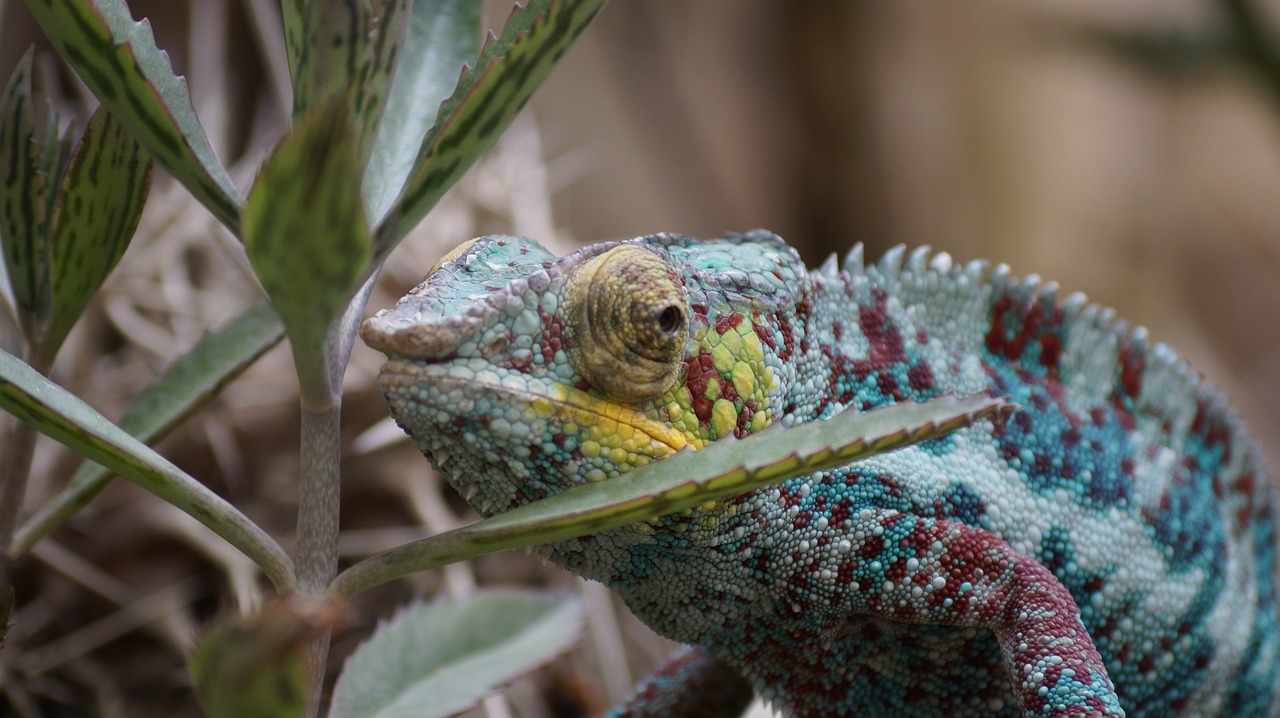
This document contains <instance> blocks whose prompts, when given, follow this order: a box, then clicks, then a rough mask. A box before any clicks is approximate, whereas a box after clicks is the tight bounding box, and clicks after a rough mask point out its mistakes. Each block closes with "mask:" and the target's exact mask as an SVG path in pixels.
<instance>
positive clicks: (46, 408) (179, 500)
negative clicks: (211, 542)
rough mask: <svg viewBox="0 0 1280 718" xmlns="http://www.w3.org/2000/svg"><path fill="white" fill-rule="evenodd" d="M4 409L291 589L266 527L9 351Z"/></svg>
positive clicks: (287, 564) (284, 558) (288, 571)
mask: <svg viewBox="0 0 1280 718" xmlns="http://www.w3.org/2000/svg"><path fill="white" fill-rule="evenodd" d="M0 408H2V409H4V410H6V411H8V412H9V413H10V414H13V415H14V416H16V417H18V418H19V419H21V420H23V421H25V422H27V423H28V424H31V425H32V426H34V427H35V428H36V429H38V430H39V431H40V432H41V433H43V434H46V435H48V436H50V437H52V438H53V439H55V440H57V441H59V442H61V443H62V444H65V445H66V446H68V447H69V448H71V449H73V450H75V451H77V452H79V453H81V454H83V455H84V456H86V457H88V458H90V459H92V460H94V461H96V462H98V463H100V464H102V465H103V466H106V467H107V468H109V469H111V470H112V471H114V472H116V473H118V474H120V475H121V476H124V477H125V478H127V479H129V480H130V481H133V482H134V483H136V484H138V485H139V486H141V487H142V488H144V489H146V490H147V491H150V492H151V493H153V494H155V495H156V496H159V497H160V498H161V499H164V500H165V501H167V502H169V503H170V504H173V505H174V506H176V507H177V508H179V509H181V510H183V511H185V512H186V513H188V514H190V515H191V516H192V517H194V518H195V519H196V520H198V521H199V522H200V523H202V524H204V525H205V526H207V527H209V529H211V530H212V531H213V532H214V533H216V534H218V535H219V536H221V537H222V538H224V539H226V540H227V542H228V543H230V544H231V545H233V546H235V547H236V548H238V549H240V551H241V552H242V553H244V554H245V555H246V556H248V557H249V558H250V559H252V560H253V561H254V563H256V564H258V566H259V567H260V568H261V569H262V570H263V572H264V573H265V574H266V575H267V577H268V578H270V579H271V582H272V583H273V584H274V585H275V587H276V589H277V590H279V591H286V590H288V589H290V588H292V586H293V583H294V578H293V564H292V562H291V561H290V560H289V557H288V555H287V554H285V552H284V550H283V549H281V548H280V546H279V544H277V543H276V542H275V540H274V539H272V538H271V537H270V536H269V535H267V533H266V532H265V531H263V530H262V529H261V528H259V527H258V526H257V525H256V524H254V523H253V522H252V521H250V520H249V519H248V518H247V517H246V516H245V515H244V514H242V513H240V511H239V510H238V509H236V507H234V506H232V505H231V504H229V503H227V502H226V501H225V500H223V499H222V498H221V497H220V496H218V495H217V494H215V493H213V492H212V491H210V490H209V489H208V488H207V487H205V486H204V485H203V484H201V483H200V482H198V481H196V480H195V479H193V478H191V477H190V476H188V475H187V474H186V473H185V472H183V471H182V470H181V469H179V468H178V467H177V466H174V465H173V464H172V463H171V462H169V460H168V459H165V458H164V457H163V456H161V455H159V454H157V453H156V452H155V451H153V450H152V449H151V448H149V447H148V446H146V445H145V444H143V443H142V442H140V441H138V440H137V439H135V438H133V437H132V436H129V434H128V433H127V432H125V431H124V430H123V429H121V428H120V427H118V426H116V425H115V424H113V423H111V422H110V421H108V420H107V419H106V417H104V416H102V415H101V414H99V413H98V412H97V411H94V409H93V408H92V407H90V406H89V405H88V404H85V403H84V402H83V401H81V400H80V399H78V398H76V397H75V396H73V395H72V394H70V393H68V392H67V391H66V390H64V389H63V388H62V387H60V386H58V385H57V384H54V383H53V382H51V381H49V380H48V379H46V378H45V377H43V376H41V375H40V374H39V373H38V372H36V371H35V370H34V369H32V368H31V367H30V366H27V364H26V363H24V362H23V361H22V360H20V359H18V358H17V357H15V356H13V355H12V354H9V353H8V352H0Z"/></svg>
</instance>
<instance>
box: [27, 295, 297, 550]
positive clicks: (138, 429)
mask: <svg viewBox="0 0 1280 718" xmlns="http://www.w3.org/2000/svg"><path fill="white" fill-rule="evenodd" d="M283 337H284V327H283V326H282V325H281V323H280V318H279V317H278V316H277V315H276V313H275V311H274V310H273V309H272V308H271V307H270V306H268V305H267V304H265V303H264V304H259V305H257V306H255V307H253V308H252V309H250V310H249V311H247V312H245V313H244V314H241V315H240V316H239V317H236V318H235V319H233V320H232V321H230V322H228V323H227V325H226V326H225V327H223V328H222V329H220V330H218V331H216V332H213V333H211V334H209V335H207V336H205V337H204V338H203V339H201V340H200V341H199V342H198V343H197V344H196V345H195V346H194V347H192V349H191V351H189V352H187V353H186V354H184V355H182V356H181V357H179V358H178V359H177V360H176V361H174V363H173V364H172V365H171V366H170V367H169V368H168V369H167V370H165V372H164V374H162V375H161V376H160V378H159V379H157V380H156V381H155V382H153V383H152V384H151V385H150V386H148V387H147V388H146V390H145V391H143V392H142V393H141V394H140V395H138V398H137V399H135V400H134V402H133V404H132V405H131V406H130V407H129V408H128V409H127V410H126V411H125V412H124V415H123V416H121V417H120V421H119V422H117V424H118V425H119V426H120V428H121V429H124V430H125V431H127V432H129V434H130V435H132V436H133V437H134V438H136V439H138V440H139V441H142V442H144V443H146V444H153V443H155V442H156V441H159V440H160V439H162V438H164V437H165V436H168V434H169V432H171V431H173V429H174V428H176V427H177V426H179V425H181V424H182V422H184V421H186V419H187V417H189V416H191V414H192V413H194V412H195V411H196V410H197V409H199V408H200V407H202V406H204V405H206V404H208V403H209V401H210V400H211V399H213V398H214V397H215V396H217V395H218V394H220V393H221V392H222V389H223V387H225V386H226V385H227V384H228V383H230V382H231V381H232V380H233V379H235V378H236V377H237V376H239V375H240V374H241V373H242V372H243V371H244V370H245V369H248V368H249V367H250V366H251V365H252V364H253V363H254V362H256V361H257V360H258V359H259V358H260V357H261V356H262V355H263V354H265V353H266V352H267V350H268V349H270V348H271V347H273V346H275V345H276V344H277V343H278V342H279V341H280V340H281V339H282V338H283ZM112 476H114V474H112V473H111V471H110V470H109V469H107V468H106V467H104V466H102V465H101V464H95V463H92V462H87V463H85V464H84V465H83V466H81V467H80V469H79V470H78V471H76V473H75V475H74V476H72V477H71V481H70V482H68V484H67V486H66V488H65V489H63V490H62V491H61V492H60V493H59V494H58V495H57V496H55V497H54V498H53V500H52V501H50V502H49V503H48V504H46V505H45V506H43V507H41V508H40V510H39V511H37V512H36V514H35V515H34V516H32V517H31V519H30V520H28V521H27V523H26V524H24V525H23V527H22V528H21V529H20V530H19V531H18V532H17V533H16V534H15V535H14V537H13V549H12V554H13V556H14V557H17V556H20V555H22V554H23V553H26V551H27V550H29V549H30V548H31V546H32V545H34V544H35V542H36V541H39V540H40V539H41V538H43V537H44V536H45V535H46V534H48V533H49V532H50V531H52V530H53V529H54V528H56V527H57V526H59V525H60V524H61V523H62V522H64V521H66V520H67V518H69V517H70V516H71V515H72V514H74V513H75V512H76V511H78V510H80V508H82V507H83V506H84V505H85V504H87V503H89V501H91V500H92V499H93V497H94V496H97V495H98V492H99V491H101V490H102V489H103V487H105V486H106V485H107V483H108V481H110V479H111V477H112Z"/></svg>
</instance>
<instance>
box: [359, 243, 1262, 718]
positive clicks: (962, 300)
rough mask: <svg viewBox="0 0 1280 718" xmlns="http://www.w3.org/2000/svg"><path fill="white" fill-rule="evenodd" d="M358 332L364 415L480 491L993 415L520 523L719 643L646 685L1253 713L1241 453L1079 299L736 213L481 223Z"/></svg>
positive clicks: (913, 704)
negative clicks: (685, 221)
mask: <svg viewBox="0 0 1280 718" xmlns="http://www.w3.org/2000/svg"><path fill="white" fill-rule="evenodd" d="M362 335H363V336H364V338H365V340H366V341H367V342H369V343H370V344H371V345H372V346H374V347H375V348H378V349H380V350H382V351H384V352H386V353H387V354H388V356H389V359H390V360H389V361H388V363H387V365H386V367H385V368H384V370H383V373H382V377H381V381H382V384H383V389H384V392H385V393H386V395H387V398H388V400H389V402H390V404H391V407H392V412H393V414H394V415H395V417H396V419H397V420H398V421H399V422H400V424H401V425H402V426H403V427H404V428H405V430H406V431H408V433H409V434H410V435H411V436H412V437H413V439H414V441H415V442H416V443H417V445H418V447H419V448H420V449H421V450H422V451H423V453H424V454H426V456H427V457H428V458H429V459H430V460H431V462H432V463H433V464H434V465H435V466H436V468H437V469H439V470H440V471H441V472H442V473H443V474H444V475H445V476H446V477H447V478H448V480H449V481H450V482H451V483H452V484H453V485H454V486H455V487H456V488H457V489H458V490H459V491H460V492H462V493H463V495H464V496H466V497H467V499H468V500H469V501H470V502H471V504H472V505H473V506H475V507H476V509H477V510H479V511H480V512H481V513H482V514H485V515H490V514H493V513H495V512H500V511H503V510H506V509H508V508H510V507H513V506H517V505H520V504H523V503H526V502H529V501H533V500H536V499H538V498H541V497H544V496H547V495H549V494H552V493H555V492H557V491H560V490H562V489H564V488H566V487H569V486H573V485H576V484H580V483H584V482H589V481H603V480H608V479H610V478H613V477H616V476H618V475H619V474H621V473H623V472H625V471H627V470H629V469H631V468H633V467H636V466H640V465H643V464H646V463H648V462H650V461H654V460H660V459H662V458H663V457H665V456H668V455H670V454H671V453H673V452H674V451H677V450H679V449H681V448H683V447H685V446H689V447H691V448H693V449H697V448H700V447H702V446H705V445H706V444H707V443H709V442H712V441H715V440H717V439H719V438H721V437H724V436H727V435H729V434H737V435H743V434H747V433H751V432H754V431H758V430H759V429H761V428H763V427H764V426H767V425H769V424H770V423H773V422H781V423H783V424H784V425H792V424H798V423H803V422H807V421H811V420H813V419H817V418H821V417H826V416H829V415H831V414H833V413H835V412H838V411H840V410H842V409H843V408H845V407H847V406H856V407H860V408H862V409H871V408H874V407H877V406H883V405H887V404H892V403H895V402H899V401H902V400H905V399H907V398H915V399H918V400H925V399H928V398H931V397H934V396H937V395H939V394H941V393H944V392H954V393H956V394H959V395H967V394H972V393H976V392H982V391H989V392H993V393H995V394H999V395H1007V396H1008V397H1010V399H1011V400H1012V401H1013V402H1014V403H1016V404H1018V405H1019V406H1020V407H1021V409H1020V410H1018V411H1016V412H1015V413H1014V414H1013V416H1012V417H1011V418H1010V420H1009V421H1008V422H1006V423H1004V424H1000V425H992V424H987V423H984V424H979V425H977V426H973V427H970V428H967V429H963V430H960V431H957V432H954V433H952V434H950V435H947V436H945V437H943V438H940V439H935V440H933V441H929V442H925V443H923V444H920V445H917V446H914V447H911V448H907V449H903V450H900V451H895V452H891V453H888V454H883V455H880V456H876V457H873V458H871V459H868V460H864V461H860V462H856V463H854V464H852V465H850V466H847V467H844V468H842V469H839V470H836V471H829V472H819V473H816V474H813V475H811V476H807V477H804V478H800V479H795V480H792V481H788V482H786V483H784V484H782V485H780V486H777V487H773V488H769V489H765V490H760V491H756V492H752V493H749V494H745V495H742V496H738V497H735V498H733V499H730V500H727V501H723V502H719V503H716V504H713V505H709V506H704V507H701V508H699V509H696V510H693V511H690V512H687V513H685V514H680V515H675V516H667V517H664V518H661V519H659V520H656V521H653V522H649V523H644V524H637V525H633V526H629V527H625V528H621V529H615V530H611V531H607V532H604V533H601V534H598V535H595V536H588V537H582V538H580V539H576V540H571V541H565V542H561V543H558V544H555V545H552V546H548V547H545V549H544V552H545V555H547V556H548V557H549V558H551V559H552V560H554V561H555V562H557V563H559V564H560V565H562V566H564V567H566V568H568V569H569V570H571V571H574V572H575V573H578V574H581V575H583V576H585V577H587V578H591V579H595V580H598V581H603V582H605V583H607V584H609V585H610V586H612V587H613V588H614V589H615V590H617V591H618V592H619V593H620V594H621V595H622V596H623V597H624V599H625V600H626V601H627V603H628V605H629V606H630V607H631V608H632V610H633V611H635V613H636V615H637V616H639V617H640V618H641V619H642V620H644V621H645V622H646V623H647V624H649V625H650V626H651V627H653V628H654V629H655V630H656V631H658V632H659V633H661V634H663V635H665V636H668V637H670V638H673V639H675V640H678V641H682V642H685V643H689V644H694V645H697V646H700V647H701V648H702V650H703V651H705V652H706V653H707V654H710V655H714V656H716V657H718V658H719V659H721V660H720V661H713V660H690V659H687V658H686V659H685V661H684V663H683V664H677V665H675V666H673V668H672V674H673V675H675V678H672V677H671V675H670V674H669V675H664V676H659V677H658V678H657V679H655V680H654V681H652V682H651V683H650V684H649V685H648V686H647V687H646V690H648V691H656V694H661V691H662V686H664V685H668V684H669V685H675V686H680V685H693V684H696V683H689V682H687V681H686V679H688V680H693V679H696V678H697V676H683V677H682V676H680V671H681V670H687V671H690V672H693V673H696V672H711V671H713V670H715V671H720V672H721V673H722V674H723V673H724V672H725V670H724V668H723V667H724V666H725V665H727V666H731V667H732V668H733V670H736V671H737V672H739V673H741V674H742V675H743V676H745V677H746V678H747V679H748V680H749V681H750V682H751V684H752V685H753V686H754V687H755V689H756V690H757V691H758V692H760V693H761V694H762V695H763V696H764V697H765V698H767V699H769V700H770V701H771V702H772V703H773V704H774V705H775V706H776V707H778V708H779V709H781V710H782V711H783V712H784V713H787V714H791V715H797V716H829V715H857V716H861V717H863V718H869V717H877V716H941V715H948V716H1047V715H1054V716H1101V715H1120V714H1121V706H1123V710H1124V711H1127V712H1128V715H1130V716H1171V715H1186V716H1219V715H1221V716H1263V715H1275V714H1276V710H1277V709H1276V708H1273V706H1275V705H1277V676H1278V673H1280V672H1278V669H1277V666H1278V661H1280V650H1278V649H1280V628H1278V626H1277V613H1278V608H1277V595H1276V586H1275V578H1274V567H1275V559H1276V555H1275V536H1274V519H1273V513H1272V507H1271V499H1270V489H1269V484H1268V477H1267V472H1266V470H1265V468H1264V467H1263V465H1262V463H1261V461H1260V459H1259V457H1258V452H1257V449H1256V447H1255V445H1254V444H1253V442H1252V441H1251V440H1250V439H1249V437H1248V436H1247V434H1246V432H1245V430H1244V428H1243V427H1242V426H1241V424H1240V422H1239V420H1238V419H1237V418H1236V417H1235V416H1234V415H1233V414H1231V413H1230V411H1229V410H1228V409H1227V407H1226V403H1225V401H1224V400H1223V399H1222V398H1221V397H1220V396H1219V395H1217V394H1216V393H1215V391H1214V390H1213V389H1212V388H1211V387H1210V386H1208V385H1207V384H1206V383H1204V382H1203V381H1201V380H1200V379H1199V378H1198V377H1197V376H1196V375H1195V374H1193V373H1191V372H1190V371H1188V370H1187V369H1186V368H1185V367H1184V365H1183V364H1182V363H1181V362H1180V361H1179V360H1178V359H1177V357H1176V355H1175V354H1174V353H1173V352H1172V351H1171V350H1169V349H1168V348H1167V347H1164V346H1155V347H1151V346H1148V344H1147V342H1146V340H1145V335H1144V333H1142V332H1141V331H1140V330H1139V331H1137V332H1129V331H1127V329H1126V327H1125V325H1124V324H1123V323H1120V322H1116V321H1115V320H1114V318H1113V315H1112V314H1111V313H1110V312H1109V311H1105V310H1099V309H1098V308H1096V307H1093V306H1088V305H1086V303H1085V302H1084V300H1083V298H1082V297H1079V296H1078V295H1077V296H1073V297H1070V298H1067V299H1066V300H1065V301H1062V302H1059V301H1058V299H1057V297H1056V291H1055V289H1054V288H1053V287H1052V286H1051V285H1050V286H1047V287H1042V286H1040V285H1039V284H1038V283H1037V282H1036V281H1034V280H1028V281H1017V280H1014V279H1011V278H1010V277H1009V276H1008V274H1007V270H1006V269H1004V268H1002V267H1001V268H997V269H995V270H990V268H989V267H988V266H987V265H985V264H982V263H974V264H971V265H967V266H965V267H953V266H952V265H951V262H950V259H949V258H947V257H946V256H945V255H938V256H935V257H930V255H929V254H928V253H927V252H924V251H921V252H916V253H913V254H911V255H910V256H909V257H907V258H906V259H905V264H904V257H903V254H902V253H901V252H893V253H890V255H889V256H887V257H886V258H885V259H884V260H882V261H881V262H880V263H879V264H878V265H874V266H869V267H864V266H863V262H862V257H861V252H860V250H855V251H854V253H853V254H851V255H850V257H849V259H848V260H847V261H846V263H845V266H844V271H843V272H839V271H837V269H836V266H835V263H834V261H832V262H828V263H827V264H826V265H824V266H823V267H822V268H821V269H819V270H818V271H816V272H813V273H809V272H807V271H806V270H805V268H804V266H803V265H802V264H801V262H800V260H799V258H798V257H797V255H796V254H795V252H794V251H793V250H791V248H789V247H788V246H787V245H785V244H784V243H782V241H781V240H780V239H778V238H777V237H775V236H773V235H771V234H769V233H767V232H752V233H749V234H746V235H739V236H730V237H728V238H725V239H719V240H712V241H707V242H698V241H695V240H692V239H690V238H688V237H682V236H677V235H655V236H651V237H644V238H640V239H637V240H633V241H630V242H625V243H610V244H603V245H596V246H593V247H587V248H585V249H583V250H580V251H578V252H575V253H574V254H572V255H570V256H568V257H565V258H563V259H561V258H556V257H553V256H551V255H550V254H548V253H547V252H546V251H545V250H544V249H543V248H542V247H540V246H539V245H537V244H536V243H534V242H532V241H530V240H527V239H523V238H517V237H487V238H482V239H480V240H476V241H475V242H473V243H471V244H469V245H466V246H464V247H462V248H460V249H459V250H458V251H457V253H456V254H455V255H453V256H451V257H450V258H449V259H448V260H447V261H445V262H443V265H442V266H440V267H439V268H438V270H436V271H433V272H432V273H431V274H430V275H429V276H428V277H427V279H426V280H425V281H424V282H423V284H422V285H420V286H419V287H418V288H416V289H415V290H414V291H413V292H412V293H410V294H409V295H408V296H407V297H405V298H404V299H403V300H401V302H400V303H399V304H397V306H396V308H395V309H394V310H391V311H388V312H383V313H380V314H379V315H378V316H377V317H375V318H374V319H371V320H369V322H367V323H366V325H365V326H364V328H363V330H362ZM694 655H695V657H698V654H694ZM682 666H686V667H687V668H682ZM708 666H712V667H717V666H718V668H708ZM728 683H732V681H731V680H730V681H728ZM717 685H719V684H717ZM669 698H670V696H667V700H669ZM655 700H657V699H655ZM638 705H643V701H640V703H639V704H638ZM628 710H629V711H630V712H631V713H630V714H634V715H643V714H645V713H644V709H643V708H638V707H635V706H634V705H633V706H632V707H631V708H628Z"/></svg>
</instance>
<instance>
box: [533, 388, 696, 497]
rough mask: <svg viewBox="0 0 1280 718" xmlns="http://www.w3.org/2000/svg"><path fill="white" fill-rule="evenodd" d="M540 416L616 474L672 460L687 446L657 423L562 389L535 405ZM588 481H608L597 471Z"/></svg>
mask: <svg viewBox="0 0 1280 718" xmlns="http://www.w3.org/2000/svg"><path fill="white" fill-rule="evenodd" d="M530 406H531V407H532V408H533V410H534V412H535V413H537V414H538V415H540V416H542V417H545V418H548V419H550V420H552V421H553V422H554V423H555V424H557V425H559V426H560V427H561V429H562V430H563V431H565V433H566V434H568V433H570V432H569V429H570V428H572V429H573V431H572V432H571V433H572V434H573V435H574V436H575V438H577V440H578V449H579V452H580V453H581V455H582V456H583V457H584V458H587V459H592V460H597V461H604V462H607V463H608V465H609V468H612V469H615V470H616V471H618V472H623V471H629V470H631V469H635V468H639V467H641V466H644V465H646V464H648V463H649V462H650V461H652V460H653V459H660V458H663V457H666V456H670V455H671V454H674V453H675V452H677V451H679V450H680V449H682V448H684V447H685V446H687V445H688V444H689V441H688V439H687V438H686V437H685V434H684V433H683V432H681V431H679V430H677V429H674V428H672V427H670V426H668V425H666V424H664V423H662V422H660V421H655V420H654V419H651V418H649V417H648V416H646V415H644V414H642V413H640V412H638V411H636V410H634V409H632V408H631V407H629V406H625V405H622V404H617V403H614V402H611V401H609V400H607V399H600V398H597V397H594V396H591V395H590V394H588V393H586V392H584V391H580V390H578V389H575V388H572V387H567V386H563V385H555V386H553V387H552V388H551V391H550V395H549V396H547V397H542V398H539V399H537V400H535V401H533V402H532V403H531V404H530ZM584 475H586V476H588V478H589V479H590V480H593V481H598V480H601V479H604V478H607V474H606V473H602V470H601V469H600V467H599V466H597V467H596V468H594V469H592V470H590V471H588V472H586V473H585V474H584Z"/></svg>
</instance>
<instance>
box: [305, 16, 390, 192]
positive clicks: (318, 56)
mask: <svg viewBox="0 0 1280 718" xmlns="http://www.w3.org/2000/svg"><path fill="white" fill-rule="evenodd" d="M411 5H412V3H411V2H410V1H409V0H373V1H372V2H371V1H370V0H311V1H310V2H308V3H307V7H306V15H305V17H304V22H303V38H302V39H303V43H304V45H303V47H302V51H301V55H300V57H299V60H300V61H299V67H298V77H297V79H298V81H297V83H296V84H295V85H294V89H293V114H294V117H295V118H298V117H301V116H302V115H303V114H305V113H306V111H307V110H308V109H309V108H310V107H311V106H312V105H314V104H315V103H316V102H319V101H321V100H324V99H325V98H327V97H329V96H331V95H341V96H344V97H346V98H348V99H349V100H350V103H351V107H350V112H351V118H352V120H353V122H354V125H355V138H354V139H355V143H356V159H357V167H361V168H362V167H364V164H365V162H366V161H367V160H368V157H369V150H370V148H371V147H372V146H373V138H374V134H375V133H376V132H377V129H378V120H379V119H380V118H381V116H382V108H383V107H384V106H385V105H386V100H387V89H388V87H389V86H390V84H391V75H392V73H393V72H394V71H395V65H396V61H397V60H398V59H399V57H400V46H401V44H402V43H403V42H404V36H405V28H406V26H407V25H408V22H409V10H410V6H411Z"/></svg>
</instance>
